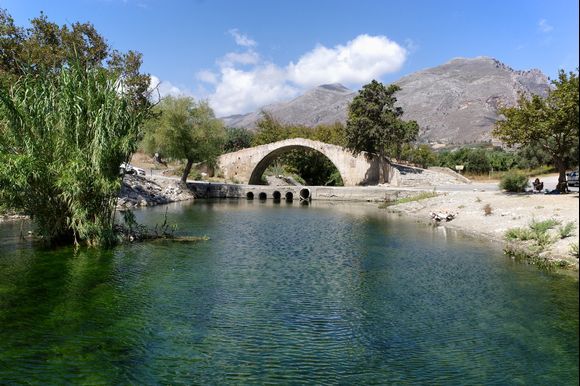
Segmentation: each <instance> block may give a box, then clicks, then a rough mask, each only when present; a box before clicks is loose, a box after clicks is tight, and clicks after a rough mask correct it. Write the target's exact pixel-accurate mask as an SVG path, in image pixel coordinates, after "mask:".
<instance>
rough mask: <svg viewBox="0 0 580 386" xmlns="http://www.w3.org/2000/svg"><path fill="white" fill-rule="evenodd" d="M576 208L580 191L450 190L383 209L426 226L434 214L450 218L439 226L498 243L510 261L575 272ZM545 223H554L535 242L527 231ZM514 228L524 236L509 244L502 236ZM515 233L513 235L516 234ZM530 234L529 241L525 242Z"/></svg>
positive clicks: (576, 242) (577, 223) (513, 239)
mask: <svg viewBox="0 0 580 386" xmlns="http://www.w3.org/2000/svg"><path fill="white" fill-rule="evenodd" d="M578 209H579V197H578V193H573V194H566V195H545V194H507V193H504V192H449V193H443V194H440V195H439V196H437V197H433V198H428V199H423V200H419V201H412V202H407V203H401V204H397V205H392V206H388V207H387V209H386V210H388V211H390V212H395V213H400V214H403V215H408V216H412V217H414V218H417V219H418V220H419V221H421V222H429V223H435V222H434V220H432V217H433V213H435V214H438V215H441V214H451V215H452V216H451V217H452V220H451V221H448V222H447V221H445V220H443V221H441V222H439V223H437V225H438V226H445V227H449V228H452V229H456V230H459V231H461V232H463V233H465V234H468V235H473V236H475V237H483V238H486V239H488V240H490V241H491V242H494V243H502V245H503V246H504V250H505V251H506V253H507V254H509V255H511V256H513V257H514V258H525V259H528V260H530V261H532V262H534V263H536V264H538V265H552V266H558V267H560V266H561V267H564V266H565V267H566V268H569V269H572V270H576V271H578V252H577V251H578V249H577V248H578V229H579V226H580V224H579V217H580V215H579V211H578ZM547 221H550V222H552V223H553V226H552V227H551V228H549V229H548V230H547V231H546V232H545V234H544V236H542V237H543V239H542V240H538V241H536V240H534V238H533V236H534V235H533V234H532V232H531V230H532V229H531V227H533V226H534V224H539V223H546V222H547ZM568 224H572V225H568ZM567 225H568V227H569V228H571V231H569V234H568V235H567V236H565V237H563V236H562V235H563V233H564V232H563V228H564V227H566V226H567ZM513 229H518V231H520V230H521V233H522V234H524V235H525V236H526V237H523V236H521V237H520V238H518V237H515V238H512V239H511V240H507V239H506V237H505V236H506V232H508V231H509V230H513ZM512 232H513V231H512ZM514 233H516V236H517V231H516V232H514ZM530 235H531V237H532V238H528V237H530ZM574 245H575V247H574ZM574 250H575V251H576V252H575V253H574Z"/></svg>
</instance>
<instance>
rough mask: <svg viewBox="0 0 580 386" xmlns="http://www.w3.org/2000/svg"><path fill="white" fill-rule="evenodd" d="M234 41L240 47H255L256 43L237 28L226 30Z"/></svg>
mask: <svg viewBox="0 0 580 386" xmlns="http://www.w3.org/2000/svg"><path fill="white" fill-rule="evenodd" d="M228 32H229V33H230V35H232V36H233V37H234V39H235V41H236V44H237V45H238V46H242V47H255V46H256V45H257V43H256V41H255V40H252V39H250V38H249V37H248V36H247V35H244V34H242V33H240V31H238V30H237V29H235V28H234V29H231V30H229V31H228Z"/></svg>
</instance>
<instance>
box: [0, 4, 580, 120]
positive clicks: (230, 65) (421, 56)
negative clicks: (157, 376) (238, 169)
mask: <svg viewBox="0 0 580 386" xmlns="http://www.w3.org/2000/svg"><path fill="white" fill-rule="evenodd" d="M0 7H2V8H6V9H7V10H8V12H9V13H10V14H11V15H12V16H13V17H14V19H15V20H16V23H17V24H18V25H21V26H27V25H28V21H29V19H31V18H33V17H36V16H38V15H39V13H40V11H41V10H42V11H44V12H45V13H46V14H47V16H48V18H49V19H50V20H52V21H55V22H57V23H59V24H64V23H67V24H68V23H72V22H75V21H80V22H85V21H89V22H91V23H93V24H94V25H95V27H96V28H97V30H98V31H99V32H100V33H101V34H102V35H103V36H105V37H106V38H107V40H108V42H109V44H110V45H111V46H112V47H114V48H116V49H119V50H121V51H126V50H129V49H133V50H137V51H139V52H141V53H142V54H143V67H142V69H143V70H144V71H145V72H148V73H150V74H151V75H152V76H153V77H154V80H155V81H156V82H160V86H159V89H160V90H161V92H162V93H163V94H165V95H166V94H184V95H191V96H193V97H195V98H198V99H208V100H209V101H210V103H211V105H212V107H213V108H214V110H215V111H216V113H217V115H228V114H234V113H245V112H249V111H253V110H255V109H256V108H258V107H260V106H263V105H265V104H268V103H273V102H276V101H281V100H288V99H291V98H293V97H295V96H297V95H299V94H301V93H303V92H304V91H305V90H307V89H308V88H311V87H313V86H316V85H318V84H324V83H334V82H340V83H343V84H344V85H346V86H347V87H349V88H351V89H358V88H359V87H360V86H361V85H362V84H364V83H366V82H368V81H370V80H371V79H373V78H374V79H378V80H381V81H383V82H385V83H389V82H393V81H395V80H397V79H399V78H401V77H402V76H404V75H407V74H410V73H412V72H415V71H418V70H421V69H425V68H429V67H433V66H437V65H440V64H443V63H445V62H447V61H449V60H450V59H452V58H455V57H476V56H490V57H494V58H496V59H498V60H500V61H502V62H504V63H505V64H507V65H508V66H510V67H512V68H514V69H517V70H527V69H531V68H538V69H540V70H541V71H543V72H544V73H545V74H546V75H547V76H549V77H551V78H554V77H555V76H556V74H557V71H558V69H559V68H563V69H566V70H573V69H575V68H576V67H578V35H579V27H578V1H577V0H545V1H541V0H526V1H511V0H503V1H498V0H485V1H483V0H482V1H480V0H461V1H446V0H431V1H427V0H423V1H418V0H416V1H413V0H406V1H394V0H393V1H387V0H353V1H341V0H288V1H282V0H245V1H242V0H238V1H234V0H229V1H228V0H197V1H172V0H164V1H161V0H76V1H72V0H70V1H68V0H59V1H32V0H0Z"/></svg>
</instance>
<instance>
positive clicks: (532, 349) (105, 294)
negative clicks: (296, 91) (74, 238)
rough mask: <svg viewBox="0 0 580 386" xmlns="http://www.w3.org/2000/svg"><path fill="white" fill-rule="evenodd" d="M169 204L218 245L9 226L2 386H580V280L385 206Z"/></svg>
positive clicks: (157, 215)
mask: <svg viewBox="0 0 580 386" xmlns="http://www.w3.org/2000/svg"><path fill="white" fill-rule="evenodd" d="M166 208H168V214H167V216H168V221H169V222H170V223H175V224H177V226H178V228H177V233H178V234H188V235H189V234H191V235H207V236H209V238H210V240H209V241H204V242H201V243H198V244H180V243H158V242H155V243H143V244H135V245H124V246H120V247H117V248H115V249H113V250H110V251H98V250H94V249H79V250H77V251H74V250H73V249H72V248H61V249H57V250H43V249H41V248H39V247H37V246H33V245H31V244H30V242H27V241H19V238H18V234H19V233H20V223H6V224H0V384H11V383H14V384H22V383H32V384H67V383H75V384H79V383H80V384H220V385H221V384H289V383H291V384H392V383H408V384H433V383H436V384H550V385H556V384H570V385H576V384H578V356H579V349H578V339H579V335H578V327H579V324H578V311H579V309H578V279H577V276H576V277H574V276H570V275H563V274H558V273H549V272H544V271H541V270H538V269H537V268H535V267H533V266H529V265H526V264H522V263H517V262H513V261H511V260H510V259H509V258H506V257H505V256H503V254H502V252H501V249H499V248H498V247H494V246H492V245H490V244H489V243H487V242H486V241H485V240H476V239H470V238H466V237H462V236H461V235H457V234H455V233H452V232H449V231H445V230H444V229H443V228H432V227H429V226H425V225H420V224H417V223H415V222H413V221H412V220H409V219H405V218H399V217H396V216H389V215H387V214H386V213H385V212H383V211H381V210H378V209H377V208H376V205H370V204H369V205H366V204H356V205H353V204H340V205H339V204H336V205H335V204H332V203H312V204H311V205H307V206H302V205H298V204H297V203H294V204H292V205H288V204H286V203H284V202H283V203H281V204H274V203H272V202H271V201H269V202H267V203H260V202H258V201H255V202H248V201H245V200H240V201H226V200H223V201H215V202H203V201H201V200H200V201H198V202H195V203H185V204H172V205H169V206H167V207H156V208H148V209H144V210H139V211H136V216H137V219H138V221H141V222H143V223H146V224H150V225H153V224H155V223H161V222H162V221H163V215H164V213H165V210H166ZM24 229H27V228H26V227H25V228H24Z"/></svg>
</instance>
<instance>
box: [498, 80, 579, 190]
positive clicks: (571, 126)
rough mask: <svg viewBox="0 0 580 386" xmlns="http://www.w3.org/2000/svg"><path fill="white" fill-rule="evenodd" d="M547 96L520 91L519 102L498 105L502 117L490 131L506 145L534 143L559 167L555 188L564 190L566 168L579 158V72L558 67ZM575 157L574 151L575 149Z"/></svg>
mask: <svg viewBox="0 0 580 386" xmlns="http://www.w3.org/2000/svg"><path fill="white" fill-rule="evenodd" d="M552 85H553V86H554V88H553V89H552V90H551V91H550V92H549V93H548V96H547V97H546V98H542V97H540V96H538V95H533V96H532V97H526V96H525V95H520V97H519V99H518V105H517V106H515V107H504V108H500V109H499V113H500V114H502V115H503V116H504V117H505V119H503V120H500V121H498V122H497V123H496V125H495V128H494V130H493V135H495V136H496V137H497V138H499V139H500V140H501V141H503V142H505V143H506V144H507V145H508V146H515V145H523V146H526V145H537V146H540V147H541V148H542V149H543V150H545V151H546V152H547V153H548V154H549V155H550V156H551V158H552V162H553V163H554V166H555V167H556V169H557V170H558V173H559V178H558V190H560V191H564V190H565V182H566V169H567V168H568V166H569V165H570V164H571V163H572V162H574V163H575V164H576V165H577V164H578V159H577V158H576V159H573V154H574V152H575V150H576V149H577V147H578V137H579V136H578V132H579V128H578V120H579V117H578V114H579V109H578V103H579V102H578V97H579V95H578V73H577V71H576V73H574V72H570V73H568V74H566V72H564V71H563V70H560V71H559V74H558V79H555V80H553V81H552ZM575 154H576V157H577V154H578V153H577V152H576V153H575Z"/></svg>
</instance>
